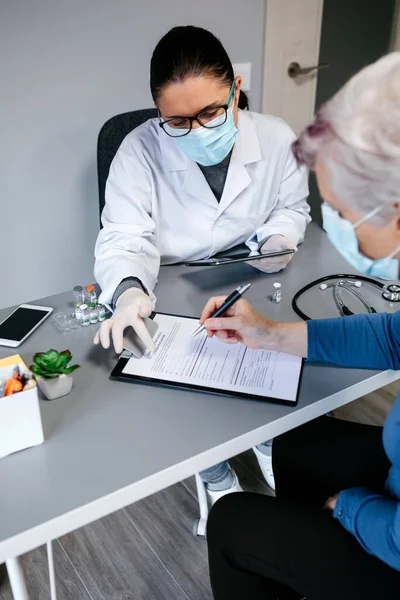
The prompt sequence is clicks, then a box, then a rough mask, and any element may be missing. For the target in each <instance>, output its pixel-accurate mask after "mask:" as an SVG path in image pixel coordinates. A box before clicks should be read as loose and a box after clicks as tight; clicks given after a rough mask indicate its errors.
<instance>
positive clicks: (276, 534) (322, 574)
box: [207, 417, 400, 600]
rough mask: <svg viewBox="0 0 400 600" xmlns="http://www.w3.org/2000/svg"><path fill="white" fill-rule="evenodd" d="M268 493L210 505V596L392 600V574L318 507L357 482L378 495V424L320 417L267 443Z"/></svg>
mask: <svg viewBox="0 0 400 600" xmlns="http://www.w3.org/2000/svg"><path fill="white" fill-rule="evenodd" d="M273 467H274V473H275V484H276V498H270V497H267V496H262V495H258V494H249V493H248V494H246V493H245V494H243V493H241V494H231V495H228V496H225V497H223V498H222V499H221V500H219V501H218V502H217V503H216V504H215V506H214V507H213V509H212V510H211V513H210V516H209V520H208V527H207V539H208V548H209V563H210V576H211V585H212V589H213V593H214V598H215V600H276V599H277V598H279V600H292V599H293V600H295V599H300V598H303V597H306V598H307V600H381V599H382V600H383V599H386V598H388V599H392V598H393V599H395V598H396V599H398V598H400V572H399V571H395V570H394V569H392V568H391V567H389V566H387V565H386V564H384V563H383V562H382V561H380V560H379V559H377V558H375V557H374V556H371V555H370V554H368V553H367V552H365V550H364V549H363V548H362V547H361V545H360V544H359V543H358V542H357V540H356V539H355V538H354V536H352V535H351V534H350V533H348V532H347V531H346V530H345V529H344V528H343V527H342V526H341V524H340V523H339V522H338V521H336V520H335V519H334V518H333V517H332V514H331V512H330V511H328V510H326V509H324V508H323V505H324V503H325V501H326V500H327V499H328V497H329V496H333V495H334V494H336V493H337V492H339V491H341V490H343V489H346V488H350V487H355V486H360V485H362V486H368V487H370V488H372V489H374V490H377V491H379V492H382V489H383V485H384V482H385V480H386V477H387V474H388V470H389V467H390V464H389V461H388V459H387V457H386V455H385V453H384V450H383V446H382V428H381V427H374V426H370V425H360V424H356V423H350V422H347V421H341V420H338V419H332V418H329V417H322V418H320V419H317V420H315V421H312V422H311V423H307V424H306V425H304V426H302V427H299V428H297V429H295V430H293V431H291V432H289V433H287V434H285V435H282V436H280V437H279V438H276V439H275V440H274V445H273Z"/></svg>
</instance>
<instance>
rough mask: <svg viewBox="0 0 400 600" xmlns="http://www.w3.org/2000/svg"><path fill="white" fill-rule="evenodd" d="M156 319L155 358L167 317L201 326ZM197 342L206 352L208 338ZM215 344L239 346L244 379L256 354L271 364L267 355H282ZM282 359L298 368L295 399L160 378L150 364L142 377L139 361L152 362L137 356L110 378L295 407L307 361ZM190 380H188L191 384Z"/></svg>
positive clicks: (188, 319)
mask: <svg viewBox="0 0 400 600" xmlns="http://www.w3.org/2000/svg"><path fill="white" fill-rule="evenodd" d="M157 317H159V320H160V321H161V324H159V328H158V332H157V334H156V336H155V338H154V342H155V344H156V348H157V350H156V355H155V356H157V352H158V351H159V350H158V348H159V347H160V348H161V352H162V351H163V348H162V347H161V345H160V346H158V344H159V343H160V342H159V341H158V336H159V337H160V338H161V337H162V336H163V335H164V332H163V321H169V319H167V318H170V320H171V322H172V320H173V319H175V320H176V321H177V322H178V321H182V322H184V323H185V327H186V328H188V327H189V326H190V325H191V326H192V329H193V330H194V329H195V328H196V327H197V326H198V319H197V318H194V317H186V316H183V315H173V314H170V313H153V314H152V315H151V318H152V319H157ZM163 317H165V319H163ZM189 337H190V336H189ZM202 338H204V339H202ZM196 339H197V343H198V344H199V352H200V346H201V344H203V347H202V349H201V352H203V353H204V352H205V350H204V348H205V346H204V344H205V343H206V340H207V336H206V335H205V334H204V335H199V336H198V338H194V340H193V342H191V343H193V344H194V343H195V341H196ZM212 339H214V338H212ZM209 343H210V344H211V343H212V342H211V340H209ZM214 343H216V344H218V345H219V344H221V347H222V348H223V349H224V350H222V348H221V350H222V352H224V351H225V352H226V353H227V352H228V349H230V348H233V347H236V346H237V347H238V349H239V352H240V356H238V358H237V361H241V362H240V369H239V372H238V377H239V376H240V377H243V374H242V371H244V368H245V367H246V360H247V363H249V364H252V363H254V357H255V355H254V353H259V354H258V356H257V359H258V360H264V361H267V362H268V360H267V358H268V357H267V356H266V355H274V357H273V358H274V360H277V358H276V356H275V355H278V354H279V353H276V352H272V351H271V352H270V351H264V350H260V351H258V350H251V349H249V348H246V347H245V346H242V345H241V344H237V345H235V346H229V345H227V344H223V342H220V341H219V340H216V339H215V340H214ZM210 347H211V346H210ZM250 353H252V355H251V356H250ZM262 353H264V356H263V355H262ZM246 355H247V357H246ZM282 357H287V358H286V361H287V364H289V365H290V364H293V365H295V374H296V381H293V386H292V387H294V386H295V393H294V394H292V396H291V397H290V398H284V397H276V394H267V393H264V391H260V392H257V393H252V391H251V389H249V391H248V392H247V391H244V390H243V389H232V388H231V389H227V386H225V387H222V386H219V387H216V386H214V385H210V382H209V381H207V382H206V383H199V381H196V383H191V382H190V377H189V378H187V377H186V380H185V381H176V380H173V378H172V377H171V378H168V377H165V376H164V377H161V376H160V375H159V374H155V375H152V374H151V373H150V372H146V371H150V363H148V366H147V365H146V367H145V368H144V371H145V372H146V373H145V374H143V373H141V372H140V371H142V370H143V369H142V367H143V366H144V365H145V363H143V365H139V363H138V362H137V361H146V360H149V359H148V358H146V357H144V358H140V359H138V358H134V357H127V356H121V357H120V358H119V360H118V362H117V364H116V366H115V367H114V369H113V371H112V373H111V375H110V379H111V380H115V381H122V382H130V383H139V384H144V385H153V386H157V387H162V388H173V389H185V390H189V391H196V392H202V393H207V394H216V395H219V396H230V397H236V398H243V399H248V400H258V401H262V402H272V403H278V404H284V405H287V406H292V407H294V406H296V405H297V403H298V396H299V390H300V383H301V378H302V373H303V367H304V359H302V358H299V357H289V355H282V354H281V359H280V360H281V361H282V360H283V361H284V360H285V359H282ZM201 358H202V360H203V359H204V357H203V356H202V357H201ZM193 360H194V359H193ZM131 361H133V362H131ZM139 366H140V368H139ZM281 366H282V365H281ZM283 366H284V365H283ZM136 368H137V369H138V372H135V369H136ZM284 376H285V379H286V381H287V373H286V372H285V374H284ZM281 377H282V375H281ZM187 379H189V381H188V380H187ZM239 387H240V386H239Z"/></svg>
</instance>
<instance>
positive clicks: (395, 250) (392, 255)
mask: <svg viewBox="0 0 400 600" xmlns="http://www.w3.org/2000/svg"><path fill="white" fill-rule="evenodd" d="M382 209H383V207H382V206H378V207H376V208H374V209H373V210H371V211H370V212H369V213H368V214H367V215H365V217H363V218H362V219H360V220H359V221H357V223H354V225H353V229H357V227H359V226H360V225H362V223H365V221H368V220H369V219H371V218H372V217H374V216H375V215H377V214H378V213H380V212H381V210H382ZM399 252H400V245H399V246H397V247H396V248H395V249H394V250H393V252H391V253H390V254H389V255H388V256H386V257H385V258H384V259H382V260H391V259H392V258H393V257H394V256H396V254H398V253H399Z"/></svg>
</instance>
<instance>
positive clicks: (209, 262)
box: [185, 249, 294, 267]
mask: <svg viewBox="0 0 400 600" xmlns="http://www.w3.org/2000/svg"><path fill="white" fill-rule="evenodd" d="M293 253H294V250H292V249H287V250H279V251H276V252H268V254H260V253H259V252H257V253H256V252H250V253H248V252H246V253H242V254H233V255H224V256H212V257H210V258H202V259H200V260H192V261H188V262H185V265H186V266H187V267H222V266H223V265H231V264H233V263H241V262H249V261H253V260H261V259H263V258H273V257H275V256H285V255H287V254H293Z"/></svg>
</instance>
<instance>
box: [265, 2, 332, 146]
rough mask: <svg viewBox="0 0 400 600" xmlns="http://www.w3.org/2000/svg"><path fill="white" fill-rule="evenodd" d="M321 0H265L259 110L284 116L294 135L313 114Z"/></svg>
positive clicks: (309, 120)
mask: <svg viewBox="0 0 400 600" xmlns="http://www.w3.org/2000/svg"><path fill="white" fill-rule="evenodd" d="M323 4H324V2H323V0H267V2H266V5H267V8H266V21H265V45H264V79H263V101H262V110H263V113H267V114H271V115H275V116H278V117H281V118H282V119H284V120H285V121H286V122H287V123H289V125H290V126H291V127H292V128H293V130H294V132H295V133H296V134H298V133H300V131H301V130H302V129H303V128H304V127H305V126H306V125H308V124H309V123H310V122H311V121H312V118H313V115H314V107H315V94H316V89H317V77H318V70H313V71H311V72H310V73H307V74H301V73H299V74H297V75H295V76H294V77H293V76H292V77H291V76H290V75H289V73H288V69H289V66H290V65H291V74H292V75H293V74H295V73H294V72H297V71H298V69H299V68H300V69H303V68H307V67H314V66H316V65H318V58H319V44H320V37H321V23H322V10H323Z"/></svg>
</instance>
